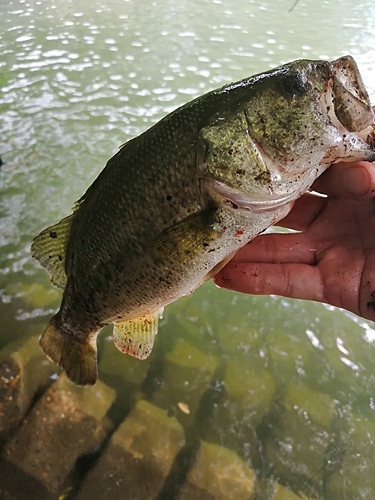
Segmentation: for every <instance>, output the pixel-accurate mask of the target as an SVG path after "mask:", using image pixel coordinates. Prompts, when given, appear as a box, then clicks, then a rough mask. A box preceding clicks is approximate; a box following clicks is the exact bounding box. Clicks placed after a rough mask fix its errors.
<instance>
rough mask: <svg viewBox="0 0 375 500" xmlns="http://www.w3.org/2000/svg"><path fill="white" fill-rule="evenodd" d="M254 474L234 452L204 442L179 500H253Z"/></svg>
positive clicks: (178, 497)
mask: <svg viewBox="0 0 375 500" xmlns="http://www.w3.org/2000/svg"><path fill="white" fill-rule="evenodd" d="M254 484H255V473H254V472H253V470H252V469H250V468H249V467H248V466H247V465H246V463H245V462H244V461H243V460H242V459H241V458H240V457H239V456H238V455H237V453H235V452H234V451H232V450H229V449H228V448H224V447H223V446H219V445H217V444H213V443H207V442H206V441H202V442H201V445H200V449H199V452H198V455H197V457H196V460H195V463H194V465H193V467H192V468H191V469H190V471H189V472H188V474H187V477H186V481H185V483H184V485H183V486H182V489H181V491H180V493H179V495H178V496H177V500H193V499H194V500H228V499H229V498H233V499H236V500H252V499H253V498H255V496H254V495H255V490H254Z"/></svg>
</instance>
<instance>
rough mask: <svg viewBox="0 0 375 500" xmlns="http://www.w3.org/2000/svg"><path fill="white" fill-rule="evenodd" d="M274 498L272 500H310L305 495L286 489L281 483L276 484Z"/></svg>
mask: <svg viewBox="0 0 375 500" xmlns="http://www.w3.org/2000/svg"><path fill="white" fill-rule="evenodd" d="M273 495H274V496H273V497H272V500H310V498H308V497H307V496H305V495H304V494H303V493H299V494H297V493H294V492H293V491H291V490H289V489H288V488H285V487H284V486H282V485H281V484H280V483H274V485H273Z"/></svg>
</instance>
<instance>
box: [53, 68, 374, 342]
mask: <svg viewBox="0 0 375 500" xmlns="http://www.w3.org/2000/svg"><path fill="white" fill-rule="evenodd" d="M348 60H349V63H348V64H349V66H350V65H352V66H350V68H349V69H350V71H349V70H348V72H349V73H350V72H354V73H355V72H356V71H357V70H356V67H355V63H353V62H352V60H351V59H348ZM332 64H336V65H337V64H341V65H343V64H347V61H346V60H345V61H344V60H339V63H337V62H336V63H328V62H322V61H305V60H301V61H296V62H293V63H290V64H288V65H285V66H282V67H280V68H277V69H275V70H272V71H269V72H267V73H264V74H262V75H258V76H255V77H252V78H248V79H245V80H243V81H241V82H238V83H235V84H230V85H227V86H224V87H222V88H221V89H219V90H215V91H212V92H210V93H208V94H206V95H204V96H202V97H199V98H198V99H195V100H194V101H192V102H190V103H188V104H186V105H185V106H182V107H181V108H179V109H177V110H175V111H174V112H173V113H171V114H169V115H168V116H166V117H165V118H164V119H163V120H161V121H160V122H158V123H157V124H156V125H154V126H153V127H151V128H150V129H149V130H147V131H146V132H144V133H143V134H141V135H140V136H139V137H137V138H135V139H133V140H131V141H129V142H128V143H127V144H125V146H124V147H122V148H121V149H120V150H119V152H118V153H117V154H116V155H115V156H113V157H112V158H111V159H110V160H109V161H108V163H107V166H106V167H105V169H104V170H103V172H102V173H101V174H100V175H99V177H98V178H97V179H96V181H95V182H94V183H93V184H92V186H91V187H90V188H89V189H88V190H87V192H86V193H85V195H84V196H83V197H82V199H81V200H80V201H79V203H78V208H77V210H76V211H75V214H74V218H73V222H72V227H71V231H70V236H69V238H68V241H67V249H66V256H65V271H66V276H67V284H66V287H65V290H64V295H63V300H62V304H61V309H60V311H59V312H58V313H57V315H56V318H55V324H56V327H57V328H58V329H60V330H61V331H63V332H65V333H66V334H67V335H74V337H75V339H77V340H78V341H80V342H84V341H85V340H87V338H89V337H93V336H94V335H96V333H97V331H98V330H99V329H100V328H101V327H102V326H104V325H105V324H108V323H111V322H116V321H120V320H121V319H131V318H137V317H139V316H141V315H143V314H145V313H148V312H152V311H154V310H157V309H158V308H160V307H162V306H163V305H166V304H168V303H170V302H172V301H173V300H176V299H177V298H178V297H180V296H181V295H184V294H187V293H189V292H190V291H192V290H193V289H194V288H196V287H197V286H199V285H200V284H201V283H202V282H203V281H204V280H205V279H207V278H208V277H210V276H211V275H212V274H214V272H215V270H217V269H218V267H217V266H220V265H221V264H220V263H222V262H223V261H224V260H225V259H227V258H228V256H230V255H231V254H233V253H234V252H235V251H236V250H237V249H238V248H240V247H241V246H243V245H244V244H245V243H246V242H247V241H249V240H251V239H252V238H254V237H255V236H256V235H257V234H259V232H261V231H263V230H264V229H265V228H267V227H268V226H270V225H272V224H273V223H275V222H277V221H278V220H280V219H281V218H282V217H284V216H285V215H286V214H287V213H288V211H289V210H290V208H291V206H292V202H293V200H294V199H296V198H297V197H298V196H300V195H301V194H302V193H303V192H304V191H306V190H307V189H308V187H309V186H310V185H311V184H312V182H313V181H314V180H315V178H316V177H317V176H318V175H320V174H321V173H322V172H323V171H324V169H325V168H327V166H328V164H329V163H331V162H333V161H338V160H339V159H345V158H347V159H365V158H369V157H370V156H371V154H372V155H373V152H372V153H371V154H370V153H369V146H368V145H367V144H366V143H365V142H364V141H363V140H361V139H358V138H357V137H356V136H354V134H353V137H350V141H351V142H350V141H349V142H348V139H347V138H346V135H343V134H342V131H340V130H338V129H337V127H336V125H337V124H335V123H334V122H332V120H331V118H330V116H329V109H330V107H331V104H332V100H331V101H327V102H329V103H328V104H326V101H324V103H323V104H322V99H323V98H324V99H325V93H326V91H327V88H330V82H331V81H332V72H333V69H332V68H333V66H332ZM356 78H357V76H356ZM359 78H360V77H359ZM341 97H342V98H344V97H345V96H341ZM341 97H340V98H341ZM324 99H323V100H324ZM361 113H362V110H361ZM339 128H340V127H339ZM349 135H350V134H349ZM212 180H215V181H219V182H220V183H221V184H222V185H224V191H225V189H226V188H230V189H231V190H234V192H235V193H237V194H234V195H233V196H232V194H233V193H232V191H231V193H232V194H231V195H229V194H228V195H227V196H226V195H225V193H224V194H223V192H221V191H220V189H221V188H220V189H219V191H218V189H217V185H216V184H215V185H213V184H212V183H211V181H212ZM237 195H238V196H239V198H238V200H239V201H236V200H237ZM283 195H288V196H289V198H288V199H287V202H285V203H284V204H282V203H279V204H278V205H277V204H276V205H275V206H274V205H273V201H272V200H273V198H274V197H275V196H276V197H277V196H283ZM254 200H265V202H266V209H265V210H264V207H263V209H262V210H261V211H260V212H259V211H258V209H257V208H254V210H253V209H252V208H251V207H252V203H253V201H254ZM247 203H248V205H247ZM242 204H244V205H246V206H243V205H242ZM215 266H216V267H215ZM213 268H215V270H214V271H213Z"/></svg>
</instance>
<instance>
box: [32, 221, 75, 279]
mask: <svg viewBox="0 0 375 500" xmlns="http://www.w3.org/2000/svg"><path fill="white" fill-rule="evenodd" d="M73 215H74V214H72V215H69V216H68V217H65V219H62V220H61V221H60V222H59V223H57V224H55V225H54V226H50V227H47V229H45V230H44V231H42V232H41V233H40V234H39V235H38V236H37V237H36V238H34V240H33V242H32V244H31V255H32V256H33V257H34V258H35V259H37V260H38V261H39V262H40V264H41V265H42V266H43V267H44V268H45V269H46V270H47V271H48V272H49V274H50V276H51V281H52V283H53V284H54V285H55V286H57V287H58V288H61V289H64V288H65V285H66V273H65V253H66V246H67V244H68V239H69V233H70V227H71V224H72V220H73Z"/></svg>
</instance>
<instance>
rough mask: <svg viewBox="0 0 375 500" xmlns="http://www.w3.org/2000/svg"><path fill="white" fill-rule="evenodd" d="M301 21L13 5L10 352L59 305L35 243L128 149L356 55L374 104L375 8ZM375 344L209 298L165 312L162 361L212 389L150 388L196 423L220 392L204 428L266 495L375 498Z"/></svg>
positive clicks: (214, 295) (215, 12)
mask: <svg viewBox="0 0 375 500" xmlns="http://www.w3.org/2000/svg"><path fill="white" fill-rule="evenodd" d="M291 7H292V1H287V0H276V1H275V0H273V1H271V0H269V1H265V0H263V1H258V0H253V1H251V0H247V1H245V0H235V1H230V2H229V1H225V0H199V1H198V0H189V1H187V0H179V1H178V2H177V1H168V0H163V1H153V2H145V1H144V0H141V1H140V0H129V1H126V0H106V1H104V0H90V1H88V0H75V1H74V2H73V1H72V0H49V1H48V2H47V1H42V0H40V1H31V0H30V1H26V0H25V1H21V0H14V1H10V2H2V3H1V5H0V19H1V25H0V118H1V120H0V155H1V157H2V159H3V161H5V165H3V167H1V171H0V298H1V300H0V317H1V324H0V347H1V346H3V345H5V344H7V343H8V342H10V341H11V340H13V339H15V338H19V337H22V336H25V337H26V336H29V335H31V334H33V333H39V332H41V331H42V330H43V328H44V326H45V325H46V323H47V321H48V318H49V317H50V315H51V314H52V312H53V311H54V309H55V308H56V307H57V306H58V303H59V293H58V292H57V291H56V290H54V289H53V288H52V287H51V286H50V285H49V279H48V276H47V275H46V273H45V272H44V271H43V270H42V269H40V268H39V266H38V264H37V263H36V262H34V261H33V260H32V259H31V258H30V256H29V246H30V242H31V240H32V238H33V237H34V236H35V235H36V234H37V233H38V232H39V231H40V230H41V229H43V228H44V227H46V226H47V225H50V224H52V223H55V222H56V221H57V220H59V219H60V218H62V217H63V216H65V215H67V214H69V213H70V210H71V207H72V205H73V203H74V201H75V200H77V199H78V198H79V197H80V196H81V195H82V193H83V192H84V191H85V189H86V188H87V187H88V186H89V184H90V183H91V182H92V181H93V179H94V178H95V177H96V176H97V174H98V173H99V172H100V170H101V169H102V168H103V166H104V165H105V162H106V161H107V159H108V158H109V157H110V156H112V155H113V154H114V153H115V152H116V151H117V148H118V146H119V145H120V144H123V143H124V142H126V141H127V140H128V139H130V138H132V137H134V136H136V135H138V134H139V133H141V132H142V131H144V130H145V129H147V128H148V127H149V126H150V125H152V124H153V123H155V122H156V121H157V120H159V119H160V118H162V117H163V116H164V115H165V114H166V113H168V112H170V111H172V110H173V109H175V108H176V107H177V106H179V105H181V104H183V103H185V102H187V101H188V100H190V99H192V98H194V97H196V96H198V95H200V94H202V93H204V92H206V91H208V90H210V89H213V88H216V87H218V86H220V85H222V84H224V83H227V82H230V81H234V80H238V79H242V78H245V77H247V76H250V75H252V74H255V73H257V72H261V71H265V70H268V69H270V68H273V67H275V66H277V65H279V64H282V63H284V62H287V61H289V60H293V59H296V58H321V59H332V58H336V57H339V56H341V55H344V54H347V53H350V54H352V55H353V56H354V57H355V58H356V60H357V62H358V65H359V67H360V70H361V73H362V75H363V78H364V80H365V83H366V85H367V88H368V90H369V93H370V96H371V97H372V101H373V102H375V73H374V69H373V68H374V63H375V49H374V47H375V35H374V25H375V5H374V4H373V2H372V1H370V0H368V1H359V2H356V3H353V2H351V1H349V0H343V1H340V2H335V1H333V0H325V1H312V0H305V1H300V2H299V3H298V4H297V5H296V6H295V8H294V10H292V12H289V10H290V8H291ZM109 335H110V330H106V332H105V333H103V334H102V336H101V339H100V344H101V347H102V354H101V359H100V362H101V364H102V366H103V368H102V370H101V374H102V378H103V380H105V381H106V382H107V383H110V384H112V385H114V386H115V387H116V388H117V389H118V390H121V388H122V385H123V380H122V379H121V370H122V369H123V368H122V366H123V364H124V363H126V361H124V360H123V357H122V356H121V355H120V354H119V353H117V352H115V350H114V349H113V348H112V346H111V344H110V342H107V341H106V340H105V339H106V336H107V337H108V336H109ZM374 340H375V331H374V329H373V324H370V323H367V322H365V321H362V320H360V319H359V318H357V317H355V316H354V315H352V314H349V313H346V312H345V311H340V310H337V309H335V308H330V307H326V306H324V305H321V304H313V303H307V302H304V301H292V300H287V299H283V298H278V297H247V296H241V295H239V294H233V293H229V292H226V291H222V290H217V289H215V287H214V286H213V285H212V284H207V285H205V286H204V287H203V288H201V289H200V290H198V291H197V292H196V293H194V294H193V295H192V296H191V297H187V298H184V299H182V300H180V301H179V302H177V303H176V304H173V305H172V306H170V307H169V308H168V309H167V311H166V315H165V318H164V320H163V322H162V323H161V328H160V335H159V336H158V345H157V352H156V354H155V359H159V358H163V357H165V356H168V355H169V356H170V357H169V358H168V359H169V360H170V359H172V360H173V362H172V361H169V365H171V366H173V363H175V364H177V368H176V372H175V379H176V380H177V379H178V373H179V372H178V361H176V359H177V360H178V352H179V351H178V346H179V344H178V343H179V342H185V344H183V347H184V349H185V351H186V349H187V350H189V349H191V355H190V356H192V357H194V356H196V357H197V359H198V358H199V360H200V362H199V363H200V366H202V369H201V371H202V370H203V372H204V373H206V372H207V373H208V375H207V378H206V379H203V380H204V381H203V382H202V380H201V381H200V382H199V383H198V381H196V379H195V378H194V377H195V376H194V373H195V371H192V374H191V376H188V377H187V378H185V379H184V381H183V384H182V386H179V385H178V384H177V383H176V384H175V385H173V383H172V379H173V378H174V376H171V375H168V376H167V374H166V373H172V374H173V369H170V370H172V371H170V372H168V371H167V372H160V373H159V372H158V371H157V370H155V371H154V372H152V373H155V377H154V379H153V380H150V379H149V378H148V379H147V380H146V382H145V384H146V385H145V386H144V387H143V390H144V392H145V394H146V395H148V397H149V399H150V400H152V401H154V402H155V403H157V404H159V405H161V406H165V407H167V408H168V409H170V410H171V411H174V412H175V413H176V415H177V416H178V417H179V418H180V419H181V421H182V422H183V423H186V422H185V421H184V416H183V415H182V414H181V412H179V407H178V402H180V401H184V402H187V403H189V405H190V406H191V407H192V408H193V407H194V405H196V404H197V401H195V399H194V398H195V397H196V396H195V395H196V394H198V393H199V394H201V393H202V394H203V393H204V391H205V390H206V389H207V388H209V387H211V388H212V387H214V388H215V387H216V388H217V393H218V396H217V398H218V399H217V401H216V400H215V405H216V406H215V405H214V406H211V407H210V410H209V411H208V412H207V418H206V421H205V423H204V425H203V424H202V425H198V424H197V432H199V433H200V436H201V437H202V438H204V439H207V440H212V441H216V442H220V443H223V444H224V445H226V446H229V447H231V448H233V449H235V450H236V451H237V452H238V453H239V454H240V455H241V456H242V457H243V458H244V459H245V460H246V461H247V463H248V464H249V465H250V466H252V467H254V468H255V470H256V471H257V472H258V474H259V478H260V481H263V482H264V483H268V482H269V483H272V482H273V481H280V482H282V483H283V484H286V485H290V487H291V488H292V489H294V490H295V491H298V490H303V491H305V492H306V493H307V494H309V495H311V498H313V495H315V497H316V498H351V499H352V498H369V499H370V498H373V496H374V492H375V481H374V479H373V478H372V475H371V465H372V457H373V454H372V450H373V445H374V441H375V415H374V410H375V402H374V397H375V385H374V384H375V378H374V373H375V346H374ZM197 352H198V353H199V355H198V354H197ZM199 356H201V357H199ZM152 359H153V358H151V360H150V363H151V364H152ZM197 363H198V361H197ZM199 363H198V365H199ZM210 363H211V364H210ZM169 365H168V366H169ZM207 366H210V367H211V368H212V370H211V368H210V369H208V368H207ZM108 367H109V368H108ZM220 367H221V368H222V369H221V368H220ZM210 370H211V371H210ZM198 371H199V370H198ZM203 372H202V373H203ZM168 377H169V378H168ZM170 377H172V378H170ZM223 381H224V382H223ZM215 384H216V385H215ZM197 388H198V389H197ZM199 391H201V393H200V392H199ZM327 408H328V409H329V410H327ZM193 413H194V412H193ZM324 414H326V415H325V417H324V416H323V415H324ZM327 415H328V416H327ZM192 422H193V424H194V418H193V417H191V419H190V421H189V425H192ZM186 425H187V424H186ZM364 429H365V430H364ZM361 433H362V434H361ZM362 435H365V436H366V438H365V439H360V438H359V437H358V438H357V436H362ZM343 478H345V480H344V479H343Z"/></svg>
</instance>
